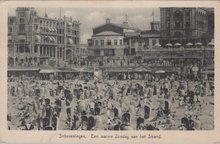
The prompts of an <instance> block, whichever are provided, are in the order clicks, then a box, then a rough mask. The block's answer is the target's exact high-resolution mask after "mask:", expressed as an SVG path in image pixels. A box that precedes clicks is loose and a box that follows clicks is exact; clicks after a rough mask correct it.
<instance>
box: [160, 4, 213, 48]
mask: <svg viewBox="0 0 220 144" xmlns="http://www.w3.org/2000/svg"><path fill="white" fill-rule="evenodd" d="M160 13H161V14H160V15H161V38H162V45H163V46H164V45H166V43H173V44H174V43H176V42H178V43H181V44H182V45H185V44H186V43H188V42H191V43H196V42H202V43H203V44H206V40H204V39H203V37H205V36H206V34H207V33H208V14H209V12H208V11H207V10H206V9H204V8H175V7H174V8H160Z"/></svg>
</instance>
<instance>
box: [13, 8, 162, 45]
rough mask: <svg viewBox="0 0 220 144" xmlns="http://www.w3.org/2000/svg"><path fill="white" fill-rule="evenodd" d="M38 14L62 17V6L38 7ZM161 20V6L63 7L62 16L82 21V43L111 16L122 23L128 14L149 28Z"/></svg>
mask: <svg viewBox="0 0 220 144" xmlns="http://www.w3.org/2000/svg"><path fill="white" fill-rule="evenodd" d="M15 9H16V8H11V9H9V15H15ZM36 10H37V12H38V15H40V16H44V15H45V11H46V12H47V14H48V17H51V18H55V17H57V18H58V17H60V8H36ZM152 13H154V20H155V21H159V20H160V10H159V8H123V9H122V8H82V7H81V8H61V16H62V17H63V16H64V15H65V16H68V17H70V16H71V17H72V18H73V19H74V20H78V21H80V22H81V43H87V39H88V38H91V35H92V28H94V27H96V26H99V25H102V24H103V23H105V19H106V18H110V19H111V22H112V23H116V24H121V23H122V22H123V21H124V20H125V15H126V14H127V16H128V24H129V25H130V26H133V27H136V28H139V29H142V30H147V29H150V22H151V21H152V20H153V16H152Z"/></svg>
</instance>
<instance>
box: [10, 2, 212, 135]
mask: <svg viewBox="0 0 220 144" xmlns="http://www.w3.org/2000/svg"><path fill="white" fill-rule="evenodd" d="M214 10H215V9H214V7H159V6H158V7H133V8H132V7H124V8H117V7H97V8H95V7H91V8H90V7H59V6H57V7H46V6H45V7H9V8H8V16H7V18H8V20H7V27H8V30H7V127H8V130H28V131H29V130H35V131H49V130H50V131H58V130H67V131H128V130H129V131H130V130H131V131H172V130H175V131H209V130H215V119H214V113H215V109H214V105H215V76H214V75H215V73H214V71H215V70H214V69H215V68H214V59H215V57H214V55H215V50H214V49H215V38H214V34H215V11H214Z"/></svg>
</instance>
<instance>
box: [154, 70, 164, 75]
mask: <svg viewBox="0 0 220 144" xmlns="http://www.w3.org/2000/svg"><path fill="white" fill-rule="evenodd" d="M155 73H156V74H162V73H166V72H165V71H164V70H158V71H156V72H155Z"/></svg>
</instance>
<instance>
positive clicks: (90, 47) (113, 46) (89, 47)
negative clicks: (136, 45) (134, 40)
mask: <svg viewBox="0 0 220 144" xmlns="http://www.w3.org/2000/svg"><path fill="white" fill-rule="evenodd" d="M115 48H116V49H117V48H128V46H127V45H103V46H99V45H97V46H88V49H115Z"/></svg>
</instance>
